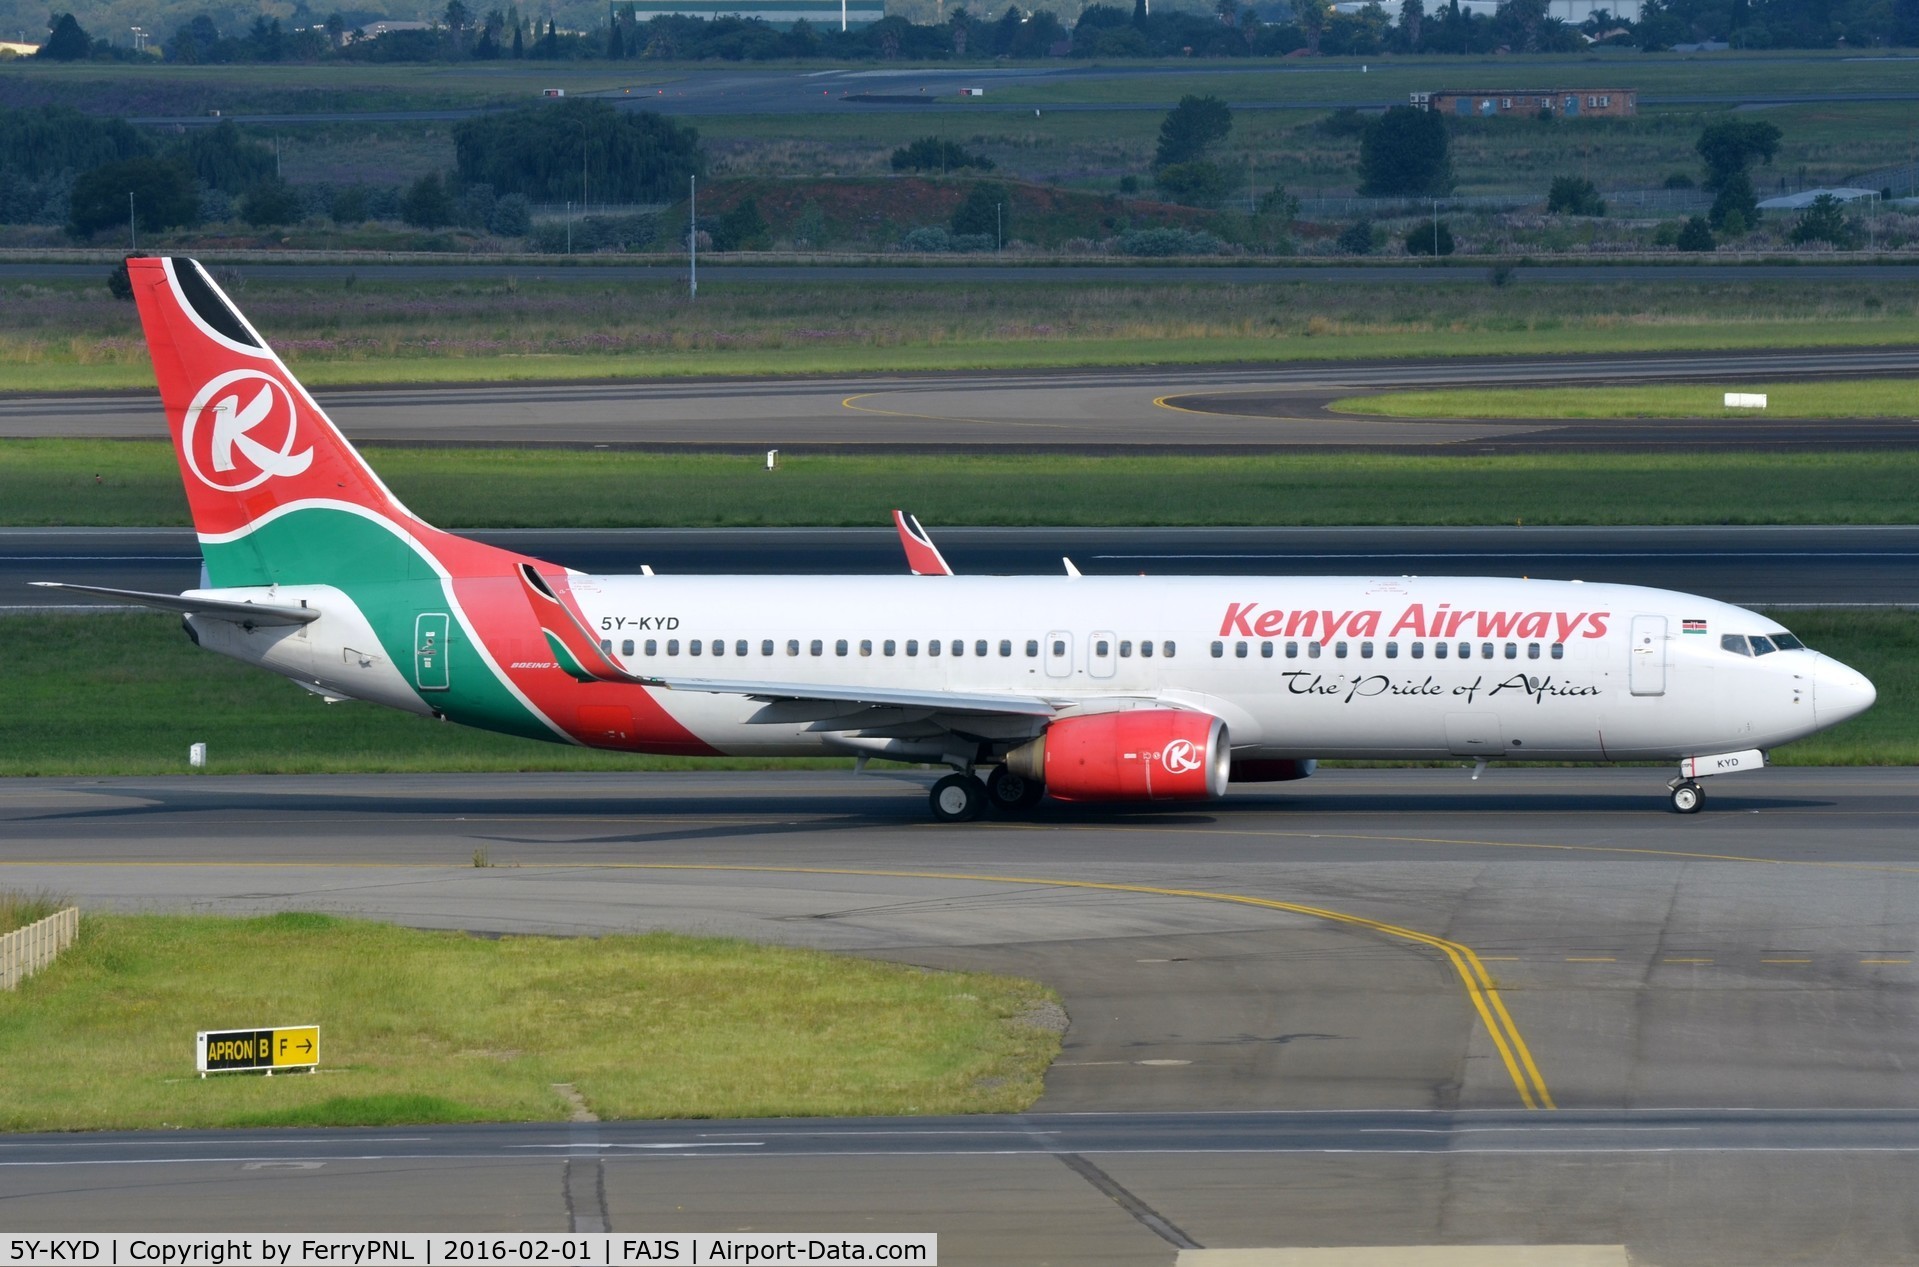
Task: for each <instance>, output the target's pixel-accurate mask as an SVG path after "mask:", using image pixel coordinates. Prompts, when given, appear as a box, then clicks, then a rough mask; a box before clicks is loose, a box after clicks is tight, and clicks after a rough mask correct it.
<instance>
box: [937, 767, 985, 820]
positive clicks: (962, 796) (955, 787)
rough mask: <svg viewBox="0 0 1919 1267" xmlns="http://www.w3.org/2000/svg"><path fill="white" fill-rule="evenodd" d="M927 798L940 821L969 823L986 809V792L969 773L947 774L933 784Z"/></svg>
mask: <svg viewBox="0 0 1919 1267" xmlns="http://www.w3.org/2000/svg"><path fill="white" fill-rule="evenodd" d="M927 800H928V802H929V803H930V804H931V805H932V807H933V817H934V818H935V819H937V820H939V821H940V822H942V823H970V822H972V821H973V820H974V819H976V818H978V817H979V816H980V814H981V813H982V812H983V811H984V810H985V809H986V793H985V792H983V791H982V790H980V785H979V780H978V779H976V778H974V777H973V776H972V775H970V774H949V775H947V776H946V777H945V778H943V779H941V780H940V781H939V782H938V783H935V784H934V785H933V792H932V795H931V796H929V797H928V798H927Z"/></svg>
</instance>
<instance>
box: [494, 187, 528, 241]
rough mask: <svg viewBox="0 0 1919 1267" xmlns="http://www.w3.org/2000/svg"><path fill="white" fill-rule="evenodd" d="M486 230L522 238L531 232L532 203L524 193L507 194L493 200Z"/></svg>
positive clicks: (504, 236) (505, 236)
mask: <svg viewBox="0 0 1919 1267" xmlns="http://www.w3.org/2000/svg"><path fill="white" fill-rule="evenodd" d="M486 228H487V232H489V233H497V234H499V235H500V236H501V237H503V238H523V237H525V236H526V235H527V234H529V233H531V232H533V204H532V203H529V202H528V201H527V200H526V195H525V194H508V195H507V196H506V197H504V198H496V199H494V202H493V214H492V215H491V216H490V217H488V219H487V222H486Z"/></svg>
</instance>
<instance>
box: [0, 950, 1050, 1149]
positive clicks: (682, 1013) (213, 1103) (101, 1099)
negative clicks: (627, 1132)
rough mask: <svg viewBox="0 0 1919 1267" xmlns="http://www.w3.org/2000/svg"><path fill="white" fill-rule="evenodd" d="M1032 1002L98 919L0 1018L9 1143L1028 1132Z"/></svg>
mask: <svg viewBox="0 0 1919 1267" xmlns="http://www.w3.org/2000/svg"><path fill="white" fill-rule="evenodd" d="M1049 1005H1051V1006H1056V1005H1057V1004H1056V1000H1055V998H1054V996H1053V995H1052V994H1051V993H1050V992H1049V991H1047V990H1046V989H1044V988H1043V987H1041V986H1039V985H1037V984H1035V983H1032V982H1028V981H1020V980H1016V979H1012V978H1006V977H995V976H987V975H984V974H978V973H932V972H925V971H921V970H917V969H913V968H908V967H901V966H896V965H892V964H879V963H869V962H865V961H861V960H855V959H846V958H841V957H837V956H832V955H826V954H819V953H815V952H810V951H800V950H785V949H778V948H773V947H765V946H754V945H750V944H747V943H744V942H738V941H726V940H720V939H714V938H690V937H677V936H670V935H666V934H649V935H646V936H618V937H598V938H580V939H556V938H544V937H506V938H501V939H498V940H487V939H481V938H474V937H469V936H466V935H465V934H461V933H438V932H421V931H417V930H412V929H404V928H395V927H390V926H387V925H382V924H373V923H364V922H359V921H349V920H342V919H333V918H329V917H327V916H321V915H303V914H290V915H278V916H271V917H267V918H264V919H222V918H211V917H167V916H110V915H88V916H87V917H85V919H84V920H83V921H82V923H81V931H80V939H79V941H78V942H77V943H76V944H75V946H74V947H73V948H72V949H71V950H69V951H67V952H66V953H65V954H64V955H62V956H61V958H60V959H59V961H58V962H56V963H55V965H54V966H53V967H52V968H51V969H49V970H47V971H45V972H43V973H41V974H39V975H37V976H35V977H33V978H31V979H29V980H28V981H27V982H26V983H25V984H24V985H23V987H22V988H21V989H20V990H19V991H18V992H17V993H14V994H10V995H0V1068H4V1069H5V1070H6V1071H7V1073H6V1082H5V1093H4V1095H0V1130H9V1131H24V1130H39V1131H44V1130H93V1129H102V1128H158V1127H235V1126H348V1125H356V1126H358V1125H365V1126H379V1125H400V1124H406V1123H424V1122H458V1121H511V1120H552V1119H555V1118H564V1117H565V1116H566V1115H567V1112H568V1106H567V1104H566V1103H565V1102H564V1101H563V1100H562V1099H561V1098H560V1096H559V1094H558V1093H556V1092H555V1091H554V1090H553V1084H555V1083H570V1084H571V1085H572V1086H573V1087H574V1088H575V1089H576V1090H577V1091H578V1092H579V1094H580V1095H581V1096H582V1097H584V1098H585V1100H586V1103H587V1105H588V1107H589V1108H591V1109H592V1110H593V1111H594V1112H595V1113H597V1114H598V1115H599V1116H601V1117H604V1118H649V1117H676V1118H678V1117H773V1116H797V1115H804V1116H811V1115H816V1114H817V1115H833V1116H837V1115H853V1114H911V1113H922V1114H937V1113H966V1112H1012V1111H1018V1110H1021V1109H1024V1108H1025V1107H1027V1105H1029V1104H1030V1103H1031V1102H1032V1101H1033V1100H1034V1099H1035V1098H1037V1096H1038V1094H1039V1091H1040V1079H1041V1077H1042V1075H1043V1073H1044V1071H1045V1068H1046V1066H1047V1064H1048V1063H1049V1062H1050V1061H1051V1060H1052V1058H1053V1056H1054V1055H1055V1054H1056V1053H1057V1051H1058V1048H1059V1039H1058V1035H1057V1033H1055V1032H1054V1031H1053V1030H1052V1029H1050V1028H1045V1027H1043V1026H1041V1025H1036V1024H1034V1023H1032V1022H1031V1020H1029V1019H1027V1018H1031V1017H1033V1016H1035V1015H1036V1014H1041V1013H1043V1012H1046V1011H1050V1010H1051V1008H1050V1007H1049ZM316 1023H317V1024H318V1025H319V1026H320V1038H321V1042H320V1050H321V1064H320V1068H319V1071H318V1072H317V1073H314V1074H311V1075H299V1076H281V1077H276V1078H270V1079H269V1078H264V1077H259V1076H255V1075H242V1074H228V1075H223V1076H219V1077H212V1078H207V1079H204V1080H202V1079H200V1078H198V1077H196V1076H195V1075H194V1072H193V1067H194V1066H193V1036H194V1033H195V1031H196V1030H202V1029H220V1028H236V1027H249V1026H259V1025H263V1024H264V1025H305V1024H316Z"/></svg>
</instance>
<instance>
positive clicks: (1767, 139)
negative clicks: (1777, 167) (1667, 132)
mask: <svg viewBox="0 0 1919 1267" xmlns="http://www.w3.org/2000/svg"><path fill="white" fill-rule="evenodd" d="M1780 136H1781V133H1780V131H1779V129H1778V128H1777V127H1776V126H1774V125H1773V124H1770V123H1767V122H1765V121H1764V120H1760V119H1721V120H1719V121H1718V122H1716V123H1709V124H1707V125H1706V130H1705V131H1703V132H1701V133H1700V134H1699V140H1698V142H1697V143H1695V144H1694V146H1693V148H1694V149H1696V150H1698V151H1699V157H1700V158H1701V159H1703V160H1704V161H1705V164H1706V188H1708V189H1721V188H1724V186H1725V184H1726V182H1727V181H1729V180H1731V179H1732V178H1733V177H1735V176H1740V175H1743V174H1745V171H1746V169H1747V168H1749V167H1751V166H1752V164H1753V162H1754V160H1755V159H1756V160H1758V161H1760V162H1764V163H1770V162H1772V156H1773V155H1774V154H1776V153H1778V151H1779V139H1780Z"/></svg>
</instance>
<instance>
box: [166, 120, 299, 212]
mask: <svg viewBox="0 0 1919 1267" xmlns="http://www.w3.org/2000/svg"><path fill="white" fill-rule="evenodd" d="M173 156H174V157H175V158H177V159H179V161H180V162H181V163H182V164H184V165H185V166H186V169H187V170H188V171H190V172H192V173H193V175H194V179H196V180H198V181H199V182H200V183H201V184H202V185H205V186H206V187H207V188H208V189H218V190H221V191H222V192H224V193H229V194H238V193H243V192H245V191H246V190H248V189H251V188H252V187H253V186H255V185H257V184H259V183H260V182H261V181H263V180H269V179H272V178H273V176H274V168H275V166H276V165H275V163H274V161H273V151H272V150H270V149H268V148H267V147H266V146H264V145H261V144H260V143H259V142H258V141H249V140H247V139H246V138H245V137H244V136H241V135H240V129H239V128H237V127H235V126H233V120H231V119H222V120H221V121H220V122H219V123H218V124H217V125H215V126H214V127H210V128H191V129H189V130H188V132H187V134H186V135H185V136H184V137H182V138H180V141H179V142H178V143H177V144H176V145H175V146H174V147H173Z"/></svg>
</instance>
